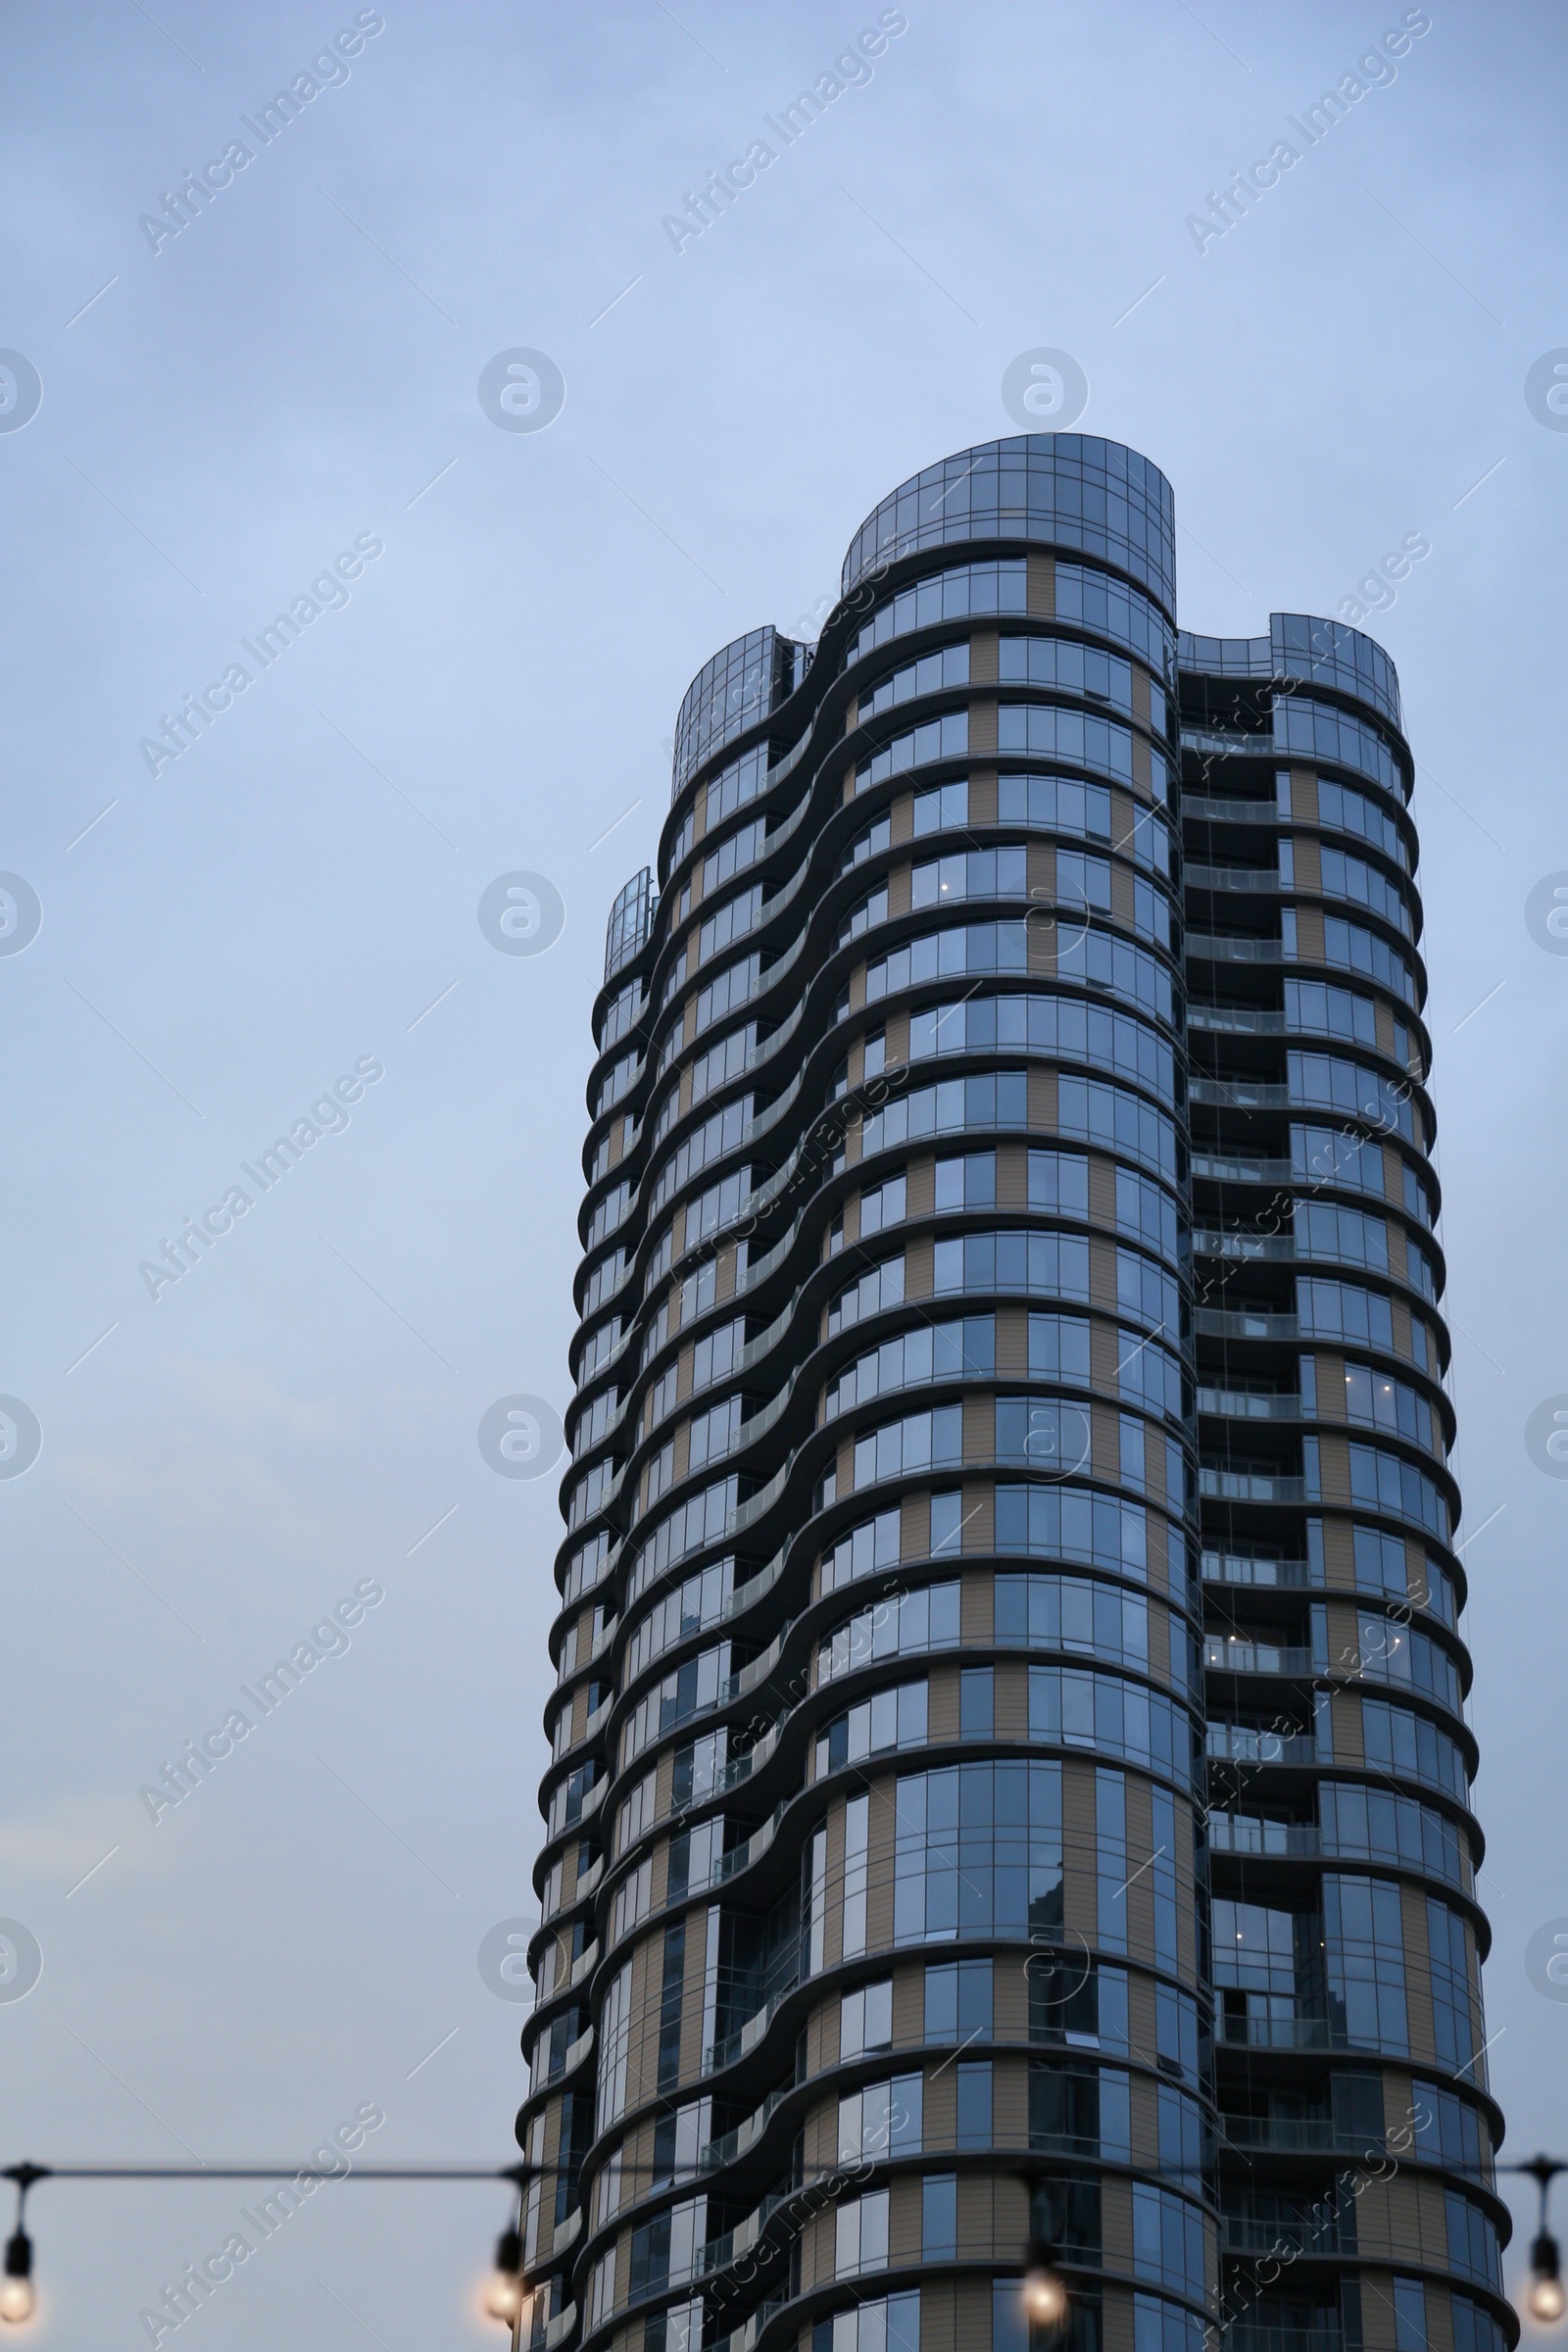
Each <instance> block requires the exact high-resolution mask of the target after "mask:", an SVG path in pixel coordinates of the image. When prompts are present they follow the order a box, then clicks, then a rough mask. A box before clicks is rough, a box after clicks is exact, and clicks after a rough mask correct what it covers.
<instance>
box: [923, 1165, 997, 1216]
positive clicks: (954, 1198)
mask: <svg viewBox="0 0 1568 2352" xmlns="http://www.w3.org/2000/svg"><path fill="white" fill-rule="evenodd" d="M996 1204H997V1155H996V1153H995V1152H965V1153H964V1154H963V1156H962V1157H961V1158H957V1159H939V1160H938V1161H937V1166H936V1205H937V1208H938V1210H939V1211H941V1210H943V1209H958V1208H995V1206H996Z"/></svg>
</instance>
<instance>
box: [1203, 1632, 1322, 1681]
mask: <svg viewBox="0 0 1568 2352" xmlns="http://www.w3.org/2000/svg"><path fill="white" fill-rule="evenodd" d="M1203 1664H1204V1666H1205V1667H1206V1668H1207V1669H1208V1671H1209V1673H1210V1674H1310V1673H1311V1672H1312V1652H1311V1651H1310V1650H1309V1649H1288V1648H1286V1647H1285V1646H1284V1645H1283V1644H1282V1643H1279V1642H1231V1641H1226V1640H1225V1639H1223V1638H1219V1639H1216V1638H1215V1637H1214V1636H1213V1635H1210V1636H1209V1638H1208V1640H1207V1641H1206V1642H1204V1643H1203Z"/></svg>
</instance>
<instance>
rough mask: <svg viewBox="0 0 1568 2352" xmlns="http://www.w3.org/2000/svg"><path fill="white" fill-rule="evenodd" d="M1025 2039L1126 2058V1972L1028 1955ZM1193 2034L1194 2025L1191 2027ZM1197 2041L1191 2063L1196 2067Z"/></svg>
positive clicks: (1074, 1958) (1072, 1957)
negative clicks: (1107, 2052)
mask: <svg viewBox="0 0 1568 2352" xmlns="http://www.w3.org/2000/svg"><path fill="white" fill-rule="evenodd" d="M1025 1974H1026V1976H1027V1978H1028V1981H1029V2038H1030V2040H1031V2041H1033V2042H1044V2043H1049V2044H1054V2045H1055V2046H1057V2047H1065V2048H1067V2049H1077V2050H1106V2051H1110V2052H1112V2053H1113V2054H1114V2055H1115V2056H1117V2057H1122V2058H1125V2057H1126V2055H1127V1972H1126V1970H1125V1969H1123V1968H1112V1967H1110V1966H1109V1965H1108V1964H1105V1965H1103V1964H1102V1963H1101V1962H1099V1961H1097V1960H1085V1959H1082V1958H1080V1956H1079V1955H1078V1954H1077V1953H1076V1952H1075V1953H1072V1954H1065V1953H1047V1952H1032V1953H1031V1954H1030V1956H1029V1959H1028V1962H1027V1965H1026V1969H1025ZM1195 2034H1196V2027H1195ZM1196 2052H1197V2044H1196V2039H1195V2043H1194V2063H1195V2067H1196Z"/></svg>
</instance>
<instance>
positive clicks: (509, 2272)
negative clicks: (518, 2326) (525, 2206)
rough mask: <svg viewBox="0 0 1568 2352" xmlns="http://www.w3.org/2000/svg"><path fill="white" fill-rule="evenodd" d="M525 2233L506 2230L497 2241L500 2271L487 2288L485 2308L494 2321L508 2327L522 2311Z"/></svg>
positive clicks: (498, 2270)
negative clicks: (523, 2236) (523, 2244)
mask: <svg viewBox="0 0 1568 2352" xmlns="http://www.w3.org/2000/svg"><path fill="white" fill-rule="evenodd" d="M521 2270H522V2232H521V2230H520V2229H503V2230H502V2232H501V2235H500V2236H499V2237H498V2238H497V2239H496V2267H495V2271H494V2274H493V2275H492V2277H491V2279H490V2283H489V2285H488V2286H487V2287H486V2288H485V2293H484V2307H485V2310H486V2311H487V2312H488V2313H489V2315H490V2317H491V2319H493V2320H504V2321H505V2322H506V2323H507V2325H508V2327H510V2326H511V2325H512V2323H513V2321H514V2320H515V2318H516V2316H517V2314H518V2312H519V2311H521V2309H522V2278H521V2276H520V2273H521Z"/></svg>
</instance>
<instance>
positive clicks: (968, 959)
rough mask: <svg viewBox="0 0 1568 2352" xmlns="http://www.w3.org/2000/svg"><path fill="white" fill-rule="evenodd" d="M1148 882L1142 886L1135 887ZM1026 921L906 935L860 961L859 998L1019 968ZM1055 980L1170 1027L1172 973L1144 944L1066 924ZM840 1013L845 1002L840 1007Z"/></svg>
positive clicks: (1025, 961) (1023, 965) (1025, 958)
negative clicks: (861, 988) (861, 985)
mask: <svg viewBox="0 0 1568 2352" xmlns="http://www.w3.org/2000/svg"><path fill="white" fill-rule="evenodd" d="M1140 887H1141V888H1147V887H1148V886H1147V885H1140ZM1027 931H1028V924H1027V919H1025V918H1020V919H1019V920H1017V921H1005V922H995V923H950V924H949V925H948V927H947V928H946V929H945V930H942V931H931V932H927V933H925V934H924V935H923V936H921V937H918V938H915V939H911V940H910V941H908V942H907V945H906V946H904V947H901V948H893V949H890V950H889V952H888V953H887V955H885V956H874V957H873V958H872V960H871V961H870V962H869V963H868V964H867V965H866V967H865V1001H866V1003H867V1004H868V1005H874V1004H876V1003H878V1002H880V1000H881V999H882V998H884V997H886V996H888V995H890V994H893V993H895V992H896V991H898V990H901V989H906V988H912V987H918V986H919V985H920V983H921V982H922V981H926V980H943V979H947V978H949V977H953V978H956V977H958V976H959V975H960V974H967V975H976V976H977V975H984V974H990V973H994V972H1019V973H1022V972H1025V971H1027V970H1028V968H1029V952H1028V937H1027ZM1056 980H1057V985H1058V986H1061V985H1067V986H1087V987H1089V988H1093V989H1103V990H1104V991H1106V993H1107V994H1109V995H1110V996H1113V997H1117V998H1119V999H1120V1000H1121V1001H1122V1002H1123V1003H1124V1004H1128V1005H1136V1006H1137V1007H1138V1008H1139V1009H1140V1010H1141V1011H1144V1012H1152V1013H1153V1014H1154V1015H1155V1017H1156V1018H1157V1019H1159V1020H1162V1021H1164V1022H1165V1023H1166V1025H1167V1026H1169V1025H1170V1023H1171V1021H1172V1019H1173V1014H1174V1004H1175V1000H1174V994H1173V990H1172V984H1171V977H1170V974H1169V972H1168V971H1167V970H1166V968H1165V966H1164V965H1163V964H1162V963H1160V962H1159V961H1158V960H1157V959H1156V958H1155V957H1154V956H1151V955H1149V954H1148V953H1147V952H1146V951H1145V950H1144V949H1143V948H1140V947H1135V946H1134V944H1133V942H1132V941H1131V940H1129V939H1123V938H1119V937H1117V936H1115V935H1114V934H1112V933H1110V932H1106V931H1102V930H1096V929H1093V928H1089V929H1085V927H1084V926H1083V925H1082V924H1074V925H1072V926H1071V930H1070V935H1069V936H1068V938H1067V940H1066V944H1065V946H1064V947H1063V948H1062V950H1061V951H1060V953H1059V954H1058V956H1057V968H1056ZM844 1009H845V1010H846V1011H847V1010H848V1006H847V1005H846V1006H845V1007H844Z"/></svg>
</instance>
